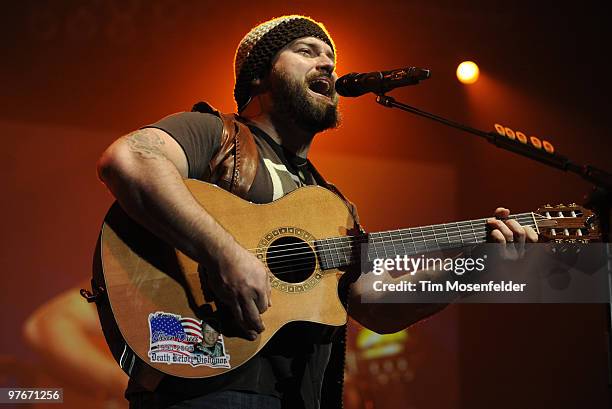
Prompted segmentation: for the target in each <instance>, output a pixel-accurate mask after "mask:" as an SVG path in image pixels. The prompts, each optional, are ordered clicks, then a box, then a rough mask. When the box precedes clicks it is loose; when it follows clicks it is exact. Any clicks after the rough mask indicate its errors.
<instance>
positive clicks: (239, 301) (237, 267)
mask: <svg viewBox="0 0 612 409" xmlns="http://www.w3.org/2000/svg"><path fill="white" fill-rule="evenodd" d="M205 282H206V283H207V285H208V286H209V287H210V288H209V289H210V290H211V291H212V292H213V294H214V295H215V297H216V298H217V301H219V302H221V303H222V304H224V305H225V306H227V307H228V308H229V309H230V311H231V312H232V315H233V316H234V318H235V320H236V322H237V323H238V325H239V326H240V327H241V328H242V329H243V330H244V331H245V333H246V337H247V338H248V339H250V340H254V339H256V338H257V334H258V333H261V332H262V331H263V330H264V329H265V328H264V325H263V322H262V320H261V315H260V314H263V313H264V312H265V311H266V310H267V309H268V307H270V306H271V305H272V304H271V298H270V292H271V287H270V280H269V279H268V271H267V270H266V268H265V266H264V265H263V263H262V262H261V261H259V260H258V259H257V257H255V255H253V254H252V253H251V252H249V251H248V250H246V249H245V248H243V247H242V246H240V245H239V244H238V243H235V242H234V243H233V244H232V245H231V246H225V247H224V248H223V250H222V251H221V253H220V254H219V255H218V257H216V260H215V261H214V262H212V263H209V266H208V269H207V270H206V280H205Z"/></svg>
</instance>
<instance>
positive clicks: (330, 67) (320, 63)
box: [317, 54, 336, 74]
mask: <svg viewBox="0 0 612 409" xmlns="http://www.w3.org/2000/svg"><path fill="white" fill-rule="evenodd" d="M317 69H318V70H321V71H325V72H327V73H328V74H331V73H333V72H334V70H335V69H336V63H335V61H334V60H333V59H331V58H330V57H329V56H328V55H327V54H321V55H319V57H318V58H317Z"/></svg>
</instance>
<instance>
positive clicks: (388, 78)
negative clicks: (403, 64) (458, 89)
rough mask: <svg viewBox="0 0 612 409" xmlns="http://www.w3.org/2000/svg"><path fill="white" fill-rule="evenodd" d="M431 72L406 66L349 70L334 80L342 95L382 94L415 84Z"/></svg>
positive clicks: (337, 90)
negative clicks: (359, 71) (393, 68)
mask: <svg viewBox="0 0 612 409" xmlns="http://www.w3.org/2000/svg"><path fill="white" fill-rule="evenodd" d="M430 76H431V72H430V70H428V69H425V68H417V67H408V68H398V69H397V70H391V71H376V72H367V73H364V74H360V73H357V72H351V73H350V74H346V75H343V76H342V77H340V78H338V80H336V86H335V87H336V92H337V93H338V94H340V95H342V96H343V97H358V96H360V95H363V94H366V93H368V92H373V93H375V94H377V95H380V94H384V93H385V92H388V91H391V90H392V89H394V88H398V87H405V86H407V85H416V84H418V83H419V81H421V80H426V79H428V78H429V77H430Z"/></svg>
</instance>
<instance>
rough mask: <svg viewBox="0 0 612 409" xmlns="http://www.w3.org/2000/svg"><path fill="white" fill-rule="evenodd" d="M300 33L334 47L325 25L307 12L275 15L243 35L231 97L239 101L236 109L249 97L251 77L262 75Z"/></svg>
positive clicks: (235, 61) (236, 58)
mask: <svg viewBox="0 0 612 409" xmlns="http://www.w3.org/2000/svg"><path fill="white" fill-rule="evenodd" d="M302 37H315V38H318V39H319V40H321V41H324V42H326V43H327V44H328V45H329V46H330V47H331V48H332V51H335V50H334V43H333V41H332V39H331V37H330V35H329V33H328V32H327V30H326V29H325V26H323V24H321V23H318V22H316V21H314V20H313V19H311V18H310V17H306V16H299V15H291V16H282V17H277V18H274V19H272V20H269V21H266V22H265V23H261V24H260V25H258V26H257V27H254V28H253V29H251V31H249V33H248V34H247V35H245V36H244V38H243V39H242V41H240V44H239V45H238V49H237V50H236V57H235V58H234V68H235V80H236V83H235V85H234V99H235V100H236V104H238V112H240V111H242V110H243V109H244V108H245V107H246V105H247V104H248V102H249V101H250V97H251V95H250V88H251V81H253V79H255V78H262V77H263V76H265V75H266V74H267V73H268V72H269V70H270V68H271V66H270V64H271V62H272V59H273V58H274V56H275V55H276V53H278V52H279V51H280V50H281V49H282V48H283V47H284V46H286V45H287V44H289V43H290V42H292V41H293V40H295V39H298V38H302Z"/></svg>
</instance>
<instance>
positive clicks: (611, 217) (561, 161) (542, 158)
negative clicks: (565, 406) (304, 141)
mask: <svg viewBox="0 0 612 409" xmlns="http://www.w3.org/2000/svg"><path fill="white" fill-rule="evenodd" d="M376 102H377V103H379V104H380V105H382V106H385V107H387V108H398V109H401V110H402V111H406V112H410V113H413V114H416V115H419V116H422V117H425V118H429V119H431V120H434V121H436V122H440V123H442V124H444V125H447V126H450V127H452V128H455V129H459V130H461V131H464V132H468V133H471V134H473V135H476V136H480V137H482V138H485V139H486V140H487V141H488V142H490V143H492V144H493V145H495V146H497V147H498V148H502V149H505V150H507V151H510V152H514V153H516V154H519V155H522V156H525V157H527V158H530V159H533V160H536V161H538V162H540V163H543V164H545V165H548V166H552V167H554V168H557V169H560V170H563V171H566V172H572V173H575V174H577V175H579V176H580V177H582V178H583V179H585V180H587V181H588V182H590V183H592V184H593V185H594V188H593V191H592V192H591V194H590V195H589V197H588V198H587V203H586V205H587V207H589V208H591V209H593V210H595V212H596V214H598V215H599V219H600V224H601V232H602V240H603V242H605V243H607V244H606V245H605V246H604V247H605V251H606V267H607V271H608V291H609V302H608V304H607V316H608V320H607V321H608V322H607V324H608V325H607V334H608V394H609V395H610V396H609V398H610V399H611V400H612V250H611V249H610V246H611V244H610V242H611V241H612V240H611V239H612V234H611V230H610V227H611V225H612V174H610V173H608V172H606V171H604V170H602V169H598V168H596V167H593V166H591V165H580V164H577V163H574V162H572V161H570V160H569V159H568V158H567V157H565V156H561V155H558V154H556V153H549V152H546V151H545V150H543V149H536V148H534V147H531V146H530V145H528V144H524V143H521V142H519V141H517V140H512V139H509V138H508V137H506V136H505V135H500V134H498V133H497V132H484V131H481V130H479V129H476V128H472V127H470V126H467V125H464V124H460V123H458V122H455V121H451V120H449V119H446V118H443V117H441V116H438V115H435V114H432V113H429V112H425V111H422V110H420V109H418V108H415V107H413V106H410V105H406V104H403V103H401V102H398V101H396V100H395V98H393V97H390V96H388V95H385V94H384V93H383V94H378V95H377V97H376Z"/></svg>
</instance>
